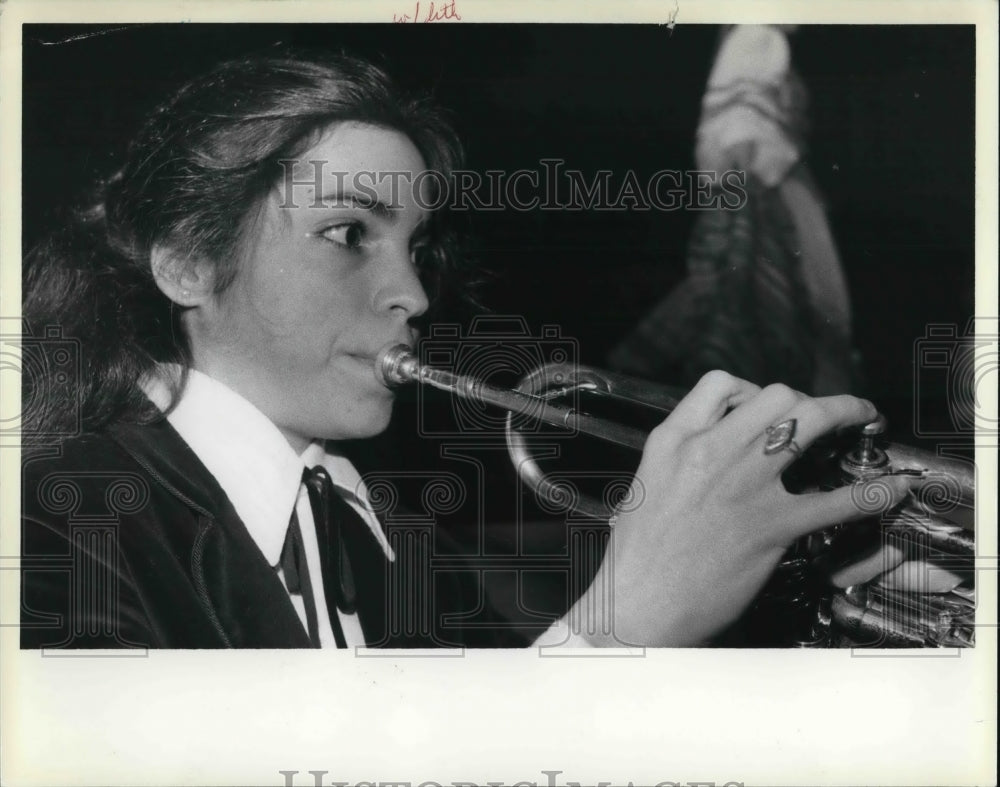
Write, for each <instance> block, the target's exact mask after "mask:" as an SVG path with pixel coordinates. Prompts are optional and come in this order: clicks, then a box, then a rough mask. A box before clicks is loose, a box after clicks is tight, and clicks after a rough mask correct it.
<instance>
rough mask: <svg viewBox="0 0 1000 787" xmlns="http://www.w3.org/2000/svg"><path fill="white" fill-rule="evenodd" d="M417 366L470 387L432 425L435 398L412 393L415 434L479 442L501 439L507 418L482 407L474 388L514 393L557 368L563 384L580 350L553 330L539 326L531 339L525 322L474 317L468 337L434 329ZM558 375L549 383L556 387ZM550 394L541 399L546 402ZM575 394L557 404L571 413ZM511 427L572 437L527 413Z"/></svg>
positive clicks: (448, 328) (449, 327)
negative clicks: (548, 367)
mask: <svg viewBox="0 0 1000 787" xmlns="http://www.w3.org/2000/svg"><path fill="white" fill-rule="evenodd" d="M418 354H419V358H420V363H421V365H424V364H426V365H428V366H432V367H436V368H439V369H443V370H446V371H449V372H451V373H453V374H455V375H458V376H460V377H463V378H468V379H469V380H470V381H472V380H474V381H475V382H474V383H473V384H471V385H470V386H468V391H469V394H470V395H469V396H453V397H452V398H451V400H450V404H449V405H448V408H449V410H450V412H449V414H448V415H449V417H448V418H445V419H435V418H434V417H433V414H434V412H435V411H434V405H435V404H436V403H439V402H440V397H439V395H438V394H436V393H433V392H430V391H428V390H426V389H425V388H424V387H423V386H421V387H420V388H418V390H417V399H418V412H419V416H418V429H419V431H420V435H421V436H424V437H436V438H467V437H475V438H477V439H479V440H482V439H484V438H487V439H488V438H497V437H502V436H503V434H504V429H505V427H506V423H507V412H506V411H504V410H502V409H498V408H495V407H493V406H491V405H488V404H486V403H485V402H484V401H482V400H481V399H480V398H478V397H477V396H476V390H477V388H476V386H477V385H489V386H494V387H497V388H504V389H510V388H514V387H515V386H517V385H518V384H519V382H520V381H521V380H522V379H523V378H525V377H526V376H527V375H530V374H531V373H532V372H534V371H536V370H537V369H539V368H540V367H542V366H544V365H546V364H557V365H558V366H559V368H560V369H565V370H566V371H565V378H566V380H567V381H568V380H569V378H570V377H572V370H573V369H574V368H576V366H577V359H578V357H579V349H578V345H577V342H576V341H575V340H574V339H570V338H566V337H564V336H563V335H562V333H561V331H560V329H559V327H558V326H554V325H546V326H543V327H542V329H541V332H540V334H539V335H537V336H535V335H532V333H531V331H530V330H529V329H528V323H527V321H526V320H525V319H524V318H523V317H520V316H489V317H477V318H475V319H474V320H473V321H472V323H471V324H470V327H469V330H468V332H463V331H462V329H461V327H460V326H458V325H454V324H437V325H433V326H432V327H431V331H430V334H429V335H428V336H427V338H425V339H424V340H422V341H421V342H420V344H419V346H418ZM562 377H563V373H560V372H557V373H556V375H555V377H554V378H553V379H554V382H555V384H556V385H557V386H558V385H559V383H560V382H561V379H562ZM552 396H553V394H544V395H541V396H540V397H539V399H538V402H539V410H540V409H541V407H542V402H543V401H551V400H552ZM576 401H577V392H576V390H575V389H574V388H572V387H568V388H567V389H566V390H565V391H561V392H560V396H559V403H560V404H561V405H563V406H565V407H568V408H574V409H575V405H576ZM513 423H514V426H515V427H516V428H517V429H518V430H519V431H521V432H528V433H539V432H542V431H543V430H544V433H545V434H546V435H549V434H550V433H551V435H552V436H553V437H555V436H559V435H572V434H573V431H572V430H571V429H567V430H559V431H557V430H553V429H549V428H546V427H544V425H543V424H542V423H541V422H539V421H538V420H536V419H533V418H532V417H531V413H530V412H529V413H527V414H524V415H520V416H515V417H514V422H513Z"/></svg>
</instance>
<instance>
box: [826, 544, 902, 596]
mask: <svg viewBox="0 0 1000 787" xmlns="http://www.w3.org/2000/svg"><path fill="white" fill-rule="evenodd" d="M904 557H905V555H904V553H903V550H902V549H900V548H899V547H897V546H895V545H893V544H881V545H879V547H878V548H877V549H876V550H874V551H873V552H869V553H868V554H862V555H857V556H855V559H854V560H853V561H851V562H850V563H848V564H847V565H843V566H840V567H838V568H836V569H834V570H833V571H831V572H830V583H831V584H832V585H834V586H835V587H839V588H848V587H850V586H851V585H860V584H862V583H864V582H869V581H871V580H872V579H874V578H875V577H877V576H878V575H879V574H883V573H885V572H886V571H890V570H891V569H893V568H895V567H896V566H898V565H899V564H900V563H902V562H903V559H904Z"/></svg>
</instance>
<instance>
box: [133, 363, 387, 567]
mask: <svg viewBox="0 0 1000 787" xmlns="http://www.w3.org/2000/svg"><path fill="white" fill-rule="evenodd" d="M144 387H145V388H146V392H147V395H149V398H150V399H151V400H152V401H153V402H154V403H156V404H157V405H158V406H160V408H161V409H165V407H164V404H165V401H166V397H165V390H166V386H165V385H164V383H163V382H162V381H160V380H159V379H156V378H151V379H150V380H149V381H147V382H146V384H145V386H144ZM167 420H168V421H169V422H170V425H171V426H173V427H174V429H175V430H176V431H177V433H178V434H179V435H180V436H181V437H182V438H183V439H184V441H185V442H186V443H187V444H188V445H189V446H190V447H191V449H192V450H193V451H194V452H195V454H197V456H198V458H199V459H200V460H201V461H202V463H203V464H204V465H205V467H206V468H207V469H208V471H209V472H210V473H211V474H212V475H213V476H215V480H216V481H218V482H219V486H221V487H222V489H223V491H225V493H226V495H227V496H228V497H229V500H230V502H231V503H232V504H233V508H235V509H236V513H237V515H238V516H239V517H240V519H241V520H243V524H244V525H245V526H246V529H247V531H248V532H249V533H250V537H251V538H253V540H254V542H255V543H256V544H257V547H258V548H259V549H260V551H261V552H262V553H263V554H264V557H265V558H266V559H267V561H268V563H270V564H271V565H272V566H275V565H277V564H278V561H279V560H280V557H281V549H282V546H283V545H284V543H285V534H286V532H287V529H288V522H289V520H290V518H291V515H292V510H293V509H294V508H295V504H296V501H297V500H298V495H299V489H300V487H301V484H302V471H303V470H304V469H305V468H306V467H315V466H316V465H318V464H322V465H323V466H324V467H325V468H326V470H327V472H328V473H329V474H330V478H331V479H332V481H333V483H334V486H336V487H337V488H338V489H340V490H342V492H343V493H344V496H345V498H346V499H347V500H348V502H349V503H351V504H352V505H353V506H354V508H355V509H356V510H358V511H359V513H360V514H361V517H362V519H364V521H365V523H366V524H367V525H368V527H369V529H370V530H371V531H372V533H373V535H374V536H375V538H376V540H378V542H379V544H380V545H381V546H382V549H383V550H384V551H385V552H386V555H387V556H388V557H389V559H390V560H391V559H392V558H393V557H394V556H393V554H392V549H391V548H390V546H389V543H388V541H387V540H386V537H385V534H384V533H383V532H382V528H381V527H380V526H379V524H378V520H377V518H376V516H375V513H374V511H373V510H372V507H371V504H370V502H369V501H368V493H367V488H366V487H365V485H364V482H363V481H362V479H361V476H360V474H359V473H358V471H357V469H356V468H355V467H354V465H353V464H352V463H351V461H350V460H349V459H348V458H347V457H345V456H343V455H341V454H338V453H331V452H329V444H327V446H324V444H323V443H321V442H313V443H311V444H310V445H309V446H308V447H307V448H306V450H305V451H304V452H303V453H302V454H301V455H299V454H296V453H295V451H294V450H293V449H292V447H291V446H290V445H289V444H288V441H287V440H286V439H285V436H284V435H283V434H282V433H281V431H280V430H279V429H278V427H276V426H275V425H274V424H273V423H271V421H270V419H268V417H267V416H266V415H264V414H263V413H262V412H261V411H260V410H258V409H257V408H256V407H255V406H254V405H252V404H251V403H250V402H248V401H247V400H246V399H244V398H243V397H242V396H240V395H239V394H238V393H236V392H235V391H233V390H232V389H231V388H229V387H227V386H226V385H224V384H223V383H220V382H219V381H218V380H215V379H213V378H211V377H209V376H208V375H206V374H203V373H201V372H198V371H196V370H194V369H191V370H190V371H189V372H188V378H187V383H186V385H185V387H184V390H183V392H182V394H181V396H180V399H179V401H178V402H177V405H176V406H175V407H174V409H173V410H171V411H170V412H169V413H168V414H167Z"/></svg>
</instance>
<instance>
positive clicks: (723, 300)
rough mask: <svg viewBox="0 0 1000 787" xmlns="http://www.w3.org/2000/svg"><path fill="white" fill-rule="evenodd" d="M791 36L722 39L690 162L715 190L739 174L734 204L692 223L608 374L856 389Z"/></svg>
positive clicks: (751, 34) (750, 30) (847, 309)
mask: <svg viewBox="0 0 1000 787" xmlns="http://www.w3.org/2000/svg"><path fill="white" fill-rule="evenodd" d="M793 30H794V28H792V27H777V26H756V25H738V26H733V27H729V28H726V29H724V30H723V31H722V34H721V41H720V46H719V49H718V53H717V55H716V58H715V61H714V63H713V65H712V69H711V72H710V75H709V79H708V86H707V89H706V91H705V95H704V98H703V100H702V112H701V119H700V122H699V125H698V130H697V135H696V147H695V162H696V167H697V169H698V170H701V171H705V172H707V173H712V174H711V175H710V176H709V177H710V178H711V179H712V181H713V182H714V184H715V188H716V189H718V188H719V185H720V181H721V179H722V176H723V173H726V172H730V171H733V170H735V171H738V172H740V173H743V178H744V181H743V182H744V188H743V191H744V193H745V199H740V200H733V199H732V196H733V195H732V193H731V190H730V193H729V194H728V196H727V200H726V201H720V202H718V205H719V206H718V207H716V208H712V209H708V210H706V211H704V212H702V213H701V214H700V215H699V216H698V218H697V220H696V222H695V225H694V228H693V230H692V235H691V240H690V242H689V246H688V252H687V273H688V275H687V278H686V279H685V280H684V281H682V282H681V283H680V285H679V286H677V287H676V288H674V289H673V290H672V291H671V292H670V293H669V294H668V295H667V296H666V297H665V298H663V300H662V301H661V302H660V303H659V304H657V305H656V306H655V307H654V308H653V310H652V311H651V312H650V313H649V314H648V315H647V316H646V317H645V318H644V319H643V320H642V321H641V322H640V323H639V325H638V326H637V327H636V329H635V330H634V331H633V332H632V333H631V334H629V335H628V336H627V337H626V338H625V339H624V340H623V341H622V342H621V343H620V344H619V345H618V346H617V347H616V348H614V349H613V350H612V352H611V354H610V363H611V365H612V366H613V367H614V368H616V369H619V370H621V371H625V372H628V373H630V374H635V375H639V376H643V377H647V378H654V379H657V378H658V379H665V378H667V376H668V374H670V373H674V372H676V371H678V370H679V371H680V372H681V374H682V376H683V379H682V383H683V384H684V385H688V386H690V385H692V384H693V383H694V382H695V381H696V380H697V379H698V378H699V377H700V376H701V375H702V374H704V373H705V372H707V371H709V370H710V369H724V370H726V371H728V372H730V373H732V374H736V375H739V376H740V377H744V378H746V379H748V380H752V381H754V382H756V383H758V384H767V383H770V382H775V381H781V382H784V383H786V384H787V385H790V386H791V387H793V388H796V389H798V390H800V391H804V392H808V393H810V394H813V395H826V394H833V393H847V392H851V391H854V390H856V389H857V388H858V387H859V386H858V380H857V376H858V374H857V371H856V370H857V368H858V363H857V359H856V357H855V353H854V351H853V349H852V339H851V305H850V298H849V295H848V289H847V283H846V281H845V277H844V272H843V268H842V266H841V263H840V259H839V257H838V254H837V249H836V246H835V244H834V240H833V236H832V234H831V231H830V227H829V224H828V221H827V217H826V214H825V211H824V207H823V203H822V200H821V198H820V196H819V192H818V190H817V188H816V186H815V184H814V182H813V179H812V177H811V175H810V172H809V169H808V166H807V164H806V154H805V131H806V103H807V94H806V90H805V88H804V86H803V85H802V83H801V81H800V80H799V78H798V76H797V75H796V73H795V72H794V70H793V69H792V66H791V54H790V47H789V42H788V38H787V35H788V34H789V33H790V32H793ZM734 203H738V204H734ZM713 204H715V203H713Z"/></svg>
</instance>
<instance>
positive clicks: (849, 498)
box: [784, 475, 913, 540]
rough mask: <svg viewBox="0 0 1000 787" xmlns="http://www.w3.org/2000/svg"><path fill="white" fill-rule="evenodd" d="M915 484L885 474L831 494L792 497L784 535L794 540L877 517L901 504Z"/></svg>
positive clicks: (907, 478)
mask: <svg viewBox="0 0 1000 787" xmlns="http://www.w3.org/2000/svg"><path fill="white" fill-rule="evenodd" d="M912 483H913V478H912V477H910V476H893V475H884V476H879V477H878V478H873V479H871V480H869V481H863V482H861V483H858V484H853V485H851V486H846V487H843V488H841V489H834V490H833V491H831V492H810V493H807V494H802V495H789V496H788V497H789V499H790V501H791V502H790V503H789V505H790V510H789V511H788V512H787V513H786V516H785V517H784V522H785V526H786V527H787V532H786V533H785V535H786V536H787V537H788V539H789V540H794V539H796V538H798V537H800V536H804V535H806V534H807V533H812V532H813V531H816V530H822V529H823V528H825V527H830V526H831V525H835V524H838V523H840V522H852V521H854V520H857V519H863V518H865V517H871V516H878V515H879V514H882V513H884V512H885V511H888V510H889V509H890V508H893V507H895V506H897V505H899V503H901V502H902V501H903V500H904V499H905V498H906V496H907V494H909V491H910V485H911V484H912Z"/></svg>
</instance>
